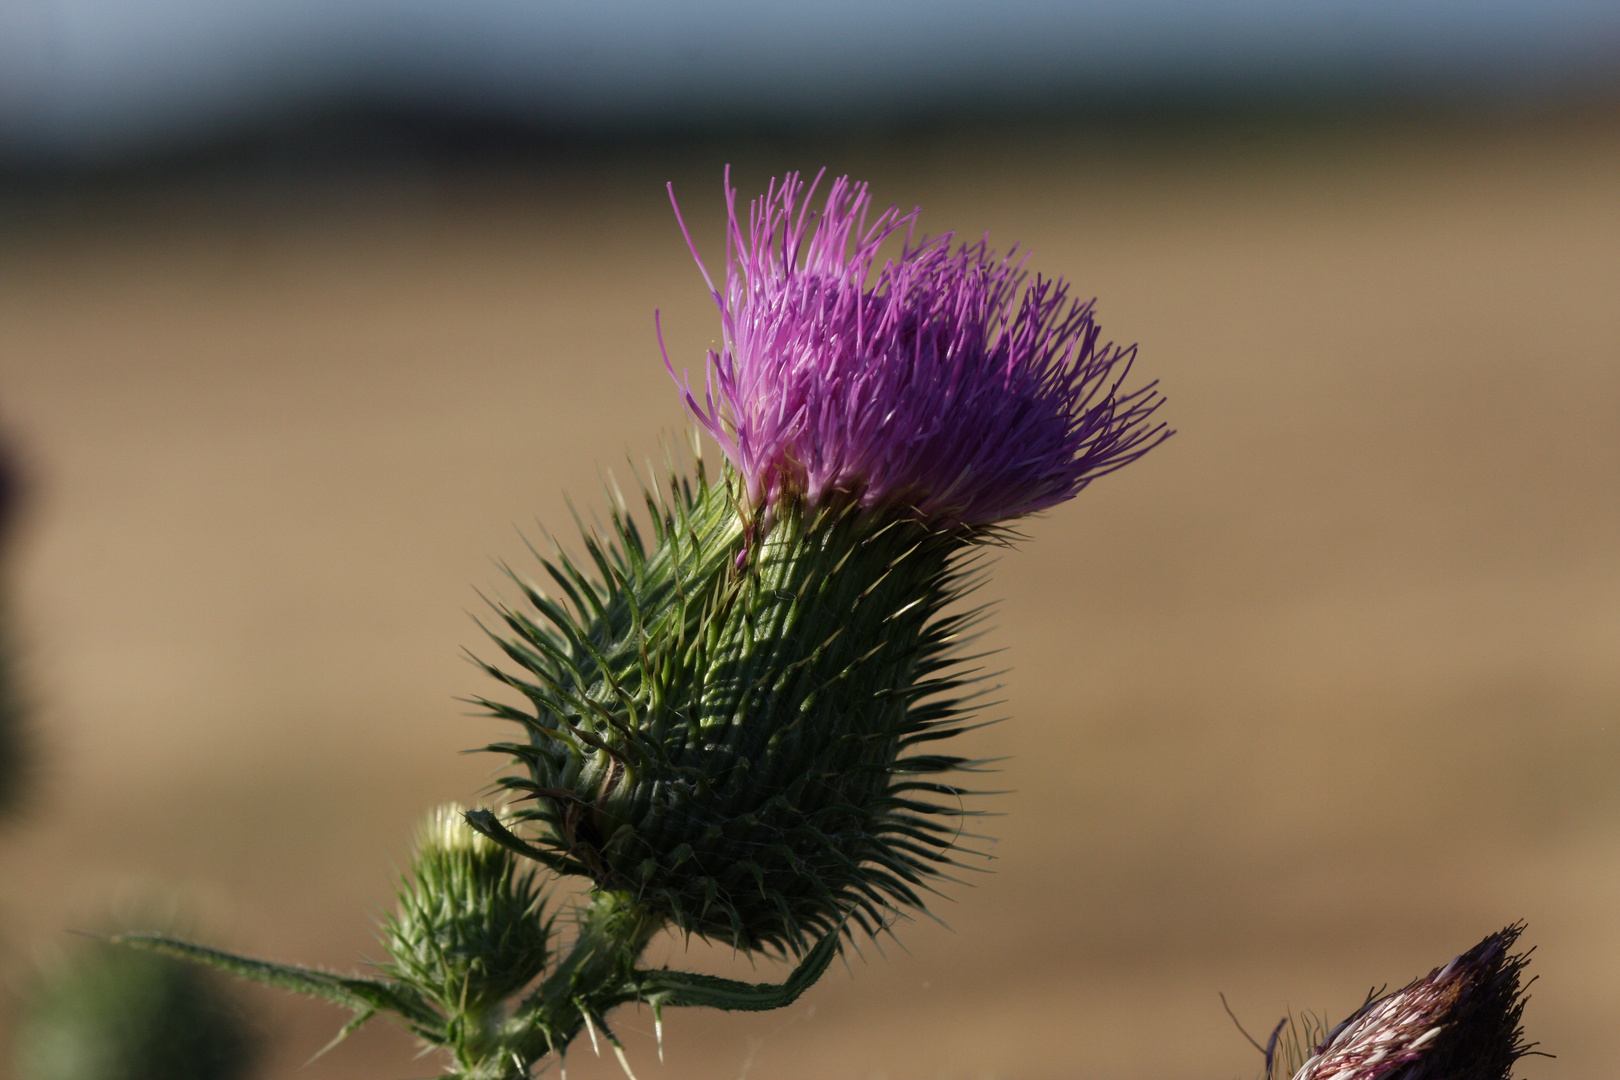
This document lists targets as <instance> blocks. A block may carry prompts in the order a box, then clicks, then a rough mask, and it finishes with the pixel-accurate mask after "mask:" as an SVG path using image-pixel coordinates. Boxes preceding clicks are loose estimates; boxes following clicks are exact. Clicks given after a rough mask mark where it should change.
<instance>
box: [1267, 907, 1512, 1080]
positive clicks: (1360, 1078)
mask: <svg viewBox="0 0 1620 1080" xmlns="http://www.w3.org/2000/svg"><path fill="white" fill-rule="evenodd" d="M1523 932H1524V924H1523V923H1515V924H1514V925H1512V926H1509V927H1507V928H1506V929H1504V930H1500V931H1498V932H1497V933H1494V934H1492V935H1491V936H1489V937H1487V938H1486V939H1485V940H1484V941H1482V942H1480V943H1479V944H1478V945H1476V946H1474V947H1473V948H1472V949H1469V950H1468V951H1467V952H1465V953H1463V954H1462V955H1461V956H1459V957H1457V958H1456V959H1455V960H1453V961H1452V962H1451V963H1449V964H1447V965H1446V966H1445V967H1441V968H1436V969H1435V970H1433V971H1431V972H1430V973H1429V974H1428V975H1427V976H1425V977H1424V978H1421V979H1417V980H1415V981H1413V982H1411V983H1409V984H1408V985H1407V986H1405V987H1403V988H1402V989H1400V990H1397V991H1396V992H1395V993H1393V994H1389V995H1387V996H1385V997H1381V998H1379V999H1377V1000H1376V1001H1371V1002H1369V1003H1368V1004H1367V1005H1366V1006H1364V1007H1363V1008H1362V1009H1361V1010H1360V1011H1358V1012H1357V1013H1356V1014H1355V1015H1354V1016H1352V1017H1350V1018H1349V1019H1348V1020H1346V1021H1345V1022H1344V1023H1342V1024H1340V1025H1339V1026H1338V1027H1337V1028H1335V1029H1334V1030H1333V1031H1332V1032H1331V1033H1329V1035H1328V1037H1327V1038H1326V1039H1325V1040H1323V1042H1322V1045H1320V1046H1319V1047H1317V1050H1316V1053H1315V1055H1314V1056H1313V1057H1311V1058H1310V1059H1309V1060H1307V1061H1306V1062H1305V1064H1304V1066H1303V1067H1302V1068H1301V1069H1300V1070H1299V1072H1298V1073H1296V1074H1295V1080H1509V1078H1510V1077H1511V1076H1512V1073H1513V1063H1514V1062H1515V1061H1517V1060H1518V1059H1519V1058H1521V1057H1523V1056H1524V1055H1525V1054H1526V1053H1527V1052H1529V1049H1530V1048H1529V1047H1528V1046H1527V1045H1525V1043H1524V1031H1523V1029H1522V1028H1521V1026H1520V1019H1521V1017H1522V1016H1523V1014H1524V998H1523V996H1522V992H1521V988H1520V986H1519V975H1520V973H1521V972H1522V971H1523V970H1524V966H1525V963H1526V962H1527V960H1528V958H1529V957H1528V954H1518V955H1510V954H1509V951H1508V950H1510V949H1512V948H1513V944H1514V942H1516V941H1517V940H1518V938H1519V935H1520V934H1521V933H1523Z"/></svg>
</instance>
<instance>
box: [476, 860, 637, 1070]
mask: <svg viewBox="0 0 1620 1080" xmlns="http://www.w3.org/2000/svg"><path fill="white" fill-rule="evenodd" d="M575 915H576V918H577V920H578V928H579V932H578V936H577V937H576V938H575V939H574V946H573V948H572V949H570V950H569V953H568V955H567V956H566V957H564V958H563V959H562V961H561V962H560V963H558V965H557V966H556V968H555V969H554V970H553V971H552V973H551V974H550V975H549V976H547V978H546V980H545V981H544V982H542V983H541V984H540V987H539V989H537V990H536V991H535V992H534V993H533V994H531V995H530V996H529V998H528V1000H526V1001H525V1002H524V1003H523V1004H522V1005H520V1006H519V1007H518V1009H517V1012H516V1013H515V1014H514V1015H513V1016H512V1018H511V1019H510V1020H508V1021H507V1023H506V1032H505V1033H506V1036H507V1039H506V1045H507V1046H508V1047H509V1048H510V1049H509V1051H508V1054H509V1055H510V1054H516V1055H517V1057H518V1058H520V1059H521V1060H523V1061H524V1062H525V1063H526V1064H532V1063H533V1062H535V1061H538V1060H539V1059H540V1058H542V1057H544V1056H545V1055H546V1054H548V1053H561V1052H562V1051H564V1050H566V1049H567V1048H568V1044H569V1043H571V1042H573V1041H574V1039H575V1038H576V1037H578V1035H579V1033H580V1032H581V1031H583V1030H584V1029H585V1025H586V1023H587V1012H588V1013H589V1022H590V1023H592V1024H594V1025H596V1026H597V1027H599V1028H604V1033H605V1034H609V1037H610V1038H611V1033H608V1032H606V1030H605V1025H604V1023H603V1018H604V1017H605V1016H606V1014H607V1012H608V1010H610V1009H612V1008H613V1007H615V1006H617V1005H622V1004H624V1003H625V1002H627V1001H633V1000H635V999H636V998H637V996H638V995H637V992H636V960H637V959H638V958H639V957H640V956H641V952H642V950H643V949H645V948H646V947H647V944H648V943H649V942H651V941H652V939H653V937H654V936H655V935H657V933H658V931H659V930H661V929H663V926H664V920H663V918H662V917H661V916H659V915H656V914H654V913H652V912H650V911H648V910H647V909H646V908H644V907H642V906H641V905H639V904H637V903H636V902H635V901H633V900H632V899H631V898H630V897H629V896H627V895H625V894H624V893H615V892H597V893H593V894H592V895H591V898H590V900H589V901H588V902H587V903H585V904H582V905H580V906H579V907H578V908H576V909H575ZM491 1075H492V1076H498V1077H504V1076H505V1075H507V1074H504V1073H494V1074H491ZM513 1075H517V1074H513ZM475 1077H478V1080H481V1078H482V1074H474V1073H469V1074H468V1080H475Z"/></svg>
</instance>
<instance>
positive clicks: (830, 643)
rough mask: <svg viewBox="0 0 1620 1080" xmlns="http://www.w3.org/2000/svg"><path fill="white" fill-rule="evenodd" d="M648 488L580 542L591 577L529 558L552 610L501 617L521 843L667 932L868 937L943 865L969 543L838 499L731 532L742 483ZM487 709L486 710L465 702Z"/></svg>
mask: <svg viewBox="0 0 1620 1080" xmlns="http://www.w3.org/2000/svg"><path fill="white" fill-rule="evenodd" d="M726 480H727V483H722V484H711V483H709V482H707V480H706V479H705V477H704V476H703V473H702V471H701V470H699V473H698V478H697V480H696V482H695V483H691V482H686V481H672V482H671V484H670V493H671V495H672V498H671V499H670V501H669V502H667V503H664V502H660V501H659V500H658V499H657V498H655V497H654V496H652V495H649V497H648V507H649V510H650V512H651V514H652V520H653V535H652V542H651V544H650V545H648V544H647V543H645V542H644V540H643V538H642V536H641V534H640V532H639V530H638V529H637V527H636V525H635V524H634V523H633V522H632V521H631V519H630V518H629V516H628V515H627V514H626V513H625V512H624V511H623V509H622V507H621V509H620V512H618V513H616V514H614V515H613V519H612V525H613V536H612V538H611V540H609V541H608V542H606V543H603V542H602V541H601V540H600V539H598V538H596V537H594V536H591V535H589V534H587V537H586V541H585V546H586V550H587V552H588V553H589V555H590V558H591V560H592V562H593V563H594V567H595V570H596V574H595V575H591V574H587V573H586V572H584V571H583V570H581V569H580V568H579V567H578V566H577V565H575V564H574V563H573V562H571V561H570V560H569V559H568V558H567V557H566V556H564V555H562V554H560V553H559V554H558V555H556V556H555V557H554V558H553V559H552V560H550V561H546V562H545V567H546V570H547V572H548V573H549V575H550V577H551V579H552V581H553V582H554V583H555V585H556V587H557V589H559V590H561V593H560V596H556V597H554V596H551V595H548V594H547V593H545V592H543V591H542V590H541V589H540V588H539V587H538V586H535V585H532V584H527V583H522V582H520V584H523V588H524V592H525V595H526V596H527V599H528V601H529V603H530V604H531V605H533V608H534V609H535V611H536V612H537V613H538V615H539V616H540V617H539V618H533V617H531V616H530V615H528V614H526V613H524V612H521V611H518V610H514V609H511V608H506V607H502V608H500V609H499V610H500V614H501V617H502V619H503V621H504V623H505V626H506V629H507V631H508V632H509V636H504V637H498V638H497V640H499V641H500V644H501V647H502V649H503V650H504V651H505V653H506V655H507V656H508V657H509V658H510V659H511V660H513V661H514V662H516V663H517V664H518V665H519V667H520V668H521V670H520V672H518V673H517V674H512V673H509V672H506V671H503V670H501V669H499V668H496V667H495V666H493V665H486V667H487V669H488V670H489V671H490V672H491V673H492V674H494V675H495V676H496V677H497V678H499V679H501V680H502V681H503V682H505V683H506V684H507V685H508V686H511V687H513V688H515V689H517V690H519V691H521V692H522V694H523V695H524V697H525V698H526V699H527V703H528V708H527V709H522V708H514V707H511V706H509V705H505V704H501V703H497V702H492V701H487V700H486V701H484V704H486V705H487V706H488V707H489V708H490V709H491V710H492V711H493V712H494V713H495V714H496V715H498V716H501V717H504V718H506V719H509V720H513V721H516V722H517V723H519V724H521V725H522V726H523V728H524V729H525V731H526V733H527V735H528V740H527V741H524V742H510V743H500V744H497V745H495V746H492V747H490V749H492V750H497V751H501V752H505V753H508V754H511V755H512V756H513V757H514V758H515V759H516V760H517V761H518V762H520V763H521V765H522V766H523V767H524V772H523V774H522V775H515V776H509V777H507V778H505V779H504V780H503V781H502V785H503V786H504V787H505V788H507V789H509V790H510V791H512V792H514V793H519V794H521V795H522V796H524V797H525V798H532V799H533V800H534V805H533V809H529V810H526V811H524V813H523V814H520V815H519V817H527V818H528V819H530V820H534V821H537V822H540V823H542V825H543V828H542V829H541V830H540V835H539V836H538V837H537V838H535V839H534V840H533V841H532V842H528V843H521V842H517V841H516V840H515V838H512V837H510V834H504V831H497V830H494V829H492V830H491V832H492V835H497V836H500V837H501V838H502V839H503V840H504V841H505V842H508V843H513V844H514V846H518V845H519V844H520V843H521V848H522V850H524V851H525V852H526V853H528V854H530V855H532V856H533V857H534V858H537V859H539V860H540V861H542V862H544V863H545V864H546V865H548V866H550V867H552V868H553V869H555V870H557V871H559V872H561V873H569V874H580V875H584V876H586V877H588V878H590V879H591V880H592V881H593V882H594V883H595V884H596V886H597V887H598V888H599V889H605V890H611V891H615V892H619V893H622V894H626V895H628V896H630V897H633V898H634V899H635V901H636V902H637V903H638V904H640V905H642V906H644V907H646V908H648V909H649V910H652V911H655V912H657V913H658V914H659V915H661V916H662V917H663V918H665V919H667V920H668V921H669V922H670V923H671V924H672V925H673V926H674V927H676V928H678V929H680V930H681V931H683V932H685V933H689V934H698V935H701V936H704V937H710V938H718V939H720V940H724V941H727V942H729V943H731V944H733V945H735V946H737V947H739V948H744V949H769V950H780V951H784V952H793V953H801V954H802V953H803V952H804V951H805V950H806V949H807V948H808V947H809V945H810V944H811V943H813V941H814V940H815V939H817V938H819V937H821V936H823V935H825V934H827V933H829V932H836V931H837V930H838V929H839V928H840V927H841V926H843V925H845V924H846V922H850V923H853V924H855V925H858V926H860V927H862V928H864V929H865V930H866V931H868V932H869V933H876V932H877V931H878V930H879V929H880V928H882V927H883V926H885V925H887V923H888V922H889V921H891V917H892V914H893V912H894V909H895V908H896V907H900V906H905V907H914V908H921V907H922V906H923V902H922V899H921V897H920V895H919V890H921V889H925V888H927V886H928V879H929V878H930V877H932V876H934V875H937V874H938V873H939V872H940V871H941V869H942V868H943V867H944V866H946V865H948V864H949V863H951V861H952V859H951V852H952V850H953V848H954V846H955V843H956V840H957V839H958V837H959V835H960V829H959V821H958V820H956V819H958V818H959V817H960V816H961V815H962V814H963V813H964V812H965V811H963V809H962V808H961V806H960V796H961V795H962V794H963V792H962V791H961V790H960V789H959V788H957V787H955V786H954V785H951V784H948V783H943V782H940V781H937V780H934V779H931V777H933V776H935V775H938V774H942V773H949V772H951V771H953V770H956V769H959V768H961V767H963V766H965V765H967V764H968V762H966V761H965V760H964V759H963V758H960V757H952V756H946V755H940V754H934V753H927V752H924V749H923V748H924V747H925V746H926V745H927V744H930V743H932V742H934V741H936V740H939V739H943V738H946V737H948V736H950V735H953V734H955V733H956V732H957V731H959V730H960V726H961V725H960V720H961V717H962V706H963V700H962V699H959V698H952V697H951V696H950V695H951V694H952V692H954V691H956V690H958V689H959V688H960V687H962V686H963V685H964V682H965V681H966V680H964V678H963V677H962V676H961V673H960V672H959V671H957V670H956V661H955V660H954V659H953V657H952V655H951V654H952V652H953V647H954V646H955V645H956V643H957V642H958V640H959V639H960V637H961V635H962V633H963V631H964V630H965V628H966V627H967V626H968V624H970V623H971V622H973V621H974V620H975V619H976V617H977V612H975V611H954V612H953V611H948V610H947V609H948V608H949V607H950V605H951V604H952V602H953V601H955V600H957V599H958V598H960V597H961V596H962V595H963V593H964V592H965V591H967V590H968V589H969V588H971V585H972V581H971V580H969V579H967V578H966V577H965V576H964V557H966V559H967V561H969V562H970V561H971V554H972V552H973V551H975V550H977V549H976V548H975V547H973V546H972V545H971V544H970V542H969V541H970V540H972V539H973V536H972V534H970V533H968V532H967V531H965V530H962V529H954V530H945V529H940V528H937V527H931V526H927V525H924V524H921V523H919V522H917V521H914V520H911V519H908V518H903V517H897V516H894V515H887V516H883V517H878V516H875V515H871V514H868V513H865V512H862V511H860V510H859V509H858V508H856V507H853V506H850V505H844V506H825V505H824V506H823V507H821V508H820V509H818V510H814V511H808V510H805V509H803V508H802V507H784V508H782V509H781V510H780V511H779V512H778V514H777V515H776V520H775V521H774V522H771V523H769V524H766V523H763V522H761V521H758V520H755V521H753V522H750V523H749V524H747V525H745V524H744V523H743V519H742V516H741V515H740V513H739V510H738V506H737V503H736V501H735V498H734V491H733V489H734V486H735V485H734V477H733V476H732V474H730V472H729V471H728V473H727V476H726ZM481 700H482V699H481Z"/></svg>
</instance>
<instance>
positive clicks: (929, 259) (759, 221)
mask: <svg viewBox="0 0 1620 1080" xmlns="http://www.w3.org/2000/svg"><path fill="white" fill-rule="evenodd" d="M820 181H821V177H820V176H819V175H818V176H817V178H816V180H815V181H814V182H812V183H810V184H809V185H808V186H807V185H806V184H805V183H804V182H803V181H802V180H801V179H800V178H799V176H798V174H796V173H793V174H789V175H788V176H787V177H786V178H784V179H783V180H782V182H781V183H780V185H778V184H777V183H776V182H775V181H773V182H772V183H771V186H770V188H769V189H768V190H767V192H766V194H765V196H764V197H763V198H761V199H756V200H754V201H753V202H752V203H750V205H749V213H748V225H747V228H746V229H745V228H744V227H743V225H742V223H741V222H740V221H739V220H738V218H737V204H736V197H737V193H736V190H735V189H733V188H732V187H731V182H730V171H729V170H728V171H727V175H726V184H725V190H726V198H727V204H728V207H729V229H728V233H727V243H726V280H725V292H724V293H723V294H722V292H721V291H720V290H719V289H717V288H715V285H714V281H713V279H711V278H710V277H709V274H708V270H707V269H705V268H704V267H703V262H702V259H701V258H698V256H697V250H696V248H695V247H693V250H692V255H693V257H694V258H698V266H699V269H701V270H702V271H703V276H704V280H705V281H708V283H709V288H710V290H711V292H712V293H713V295H714V299H715V303H716V304H717V305H718V306H719V308H720V322H721V330H722V346H721V349H720V351H719V352H718V353H716V352H710V353H709V357H708V378H707V390H706V393H705V396H704V401H703V402H702V403H700V402H699V401H698V399H697V396H696V395H695V394H694V393H693V391H692V389H691V387H690V384H689V383H683V390H684V392H685V397H686V404H687V407H688V408H689V409H690V410H691V412H692V414H693V416H695V417H696V418H697V422H698V423H699V425H701V426H702V427H703V429H704V430H706V431H707V432H708V433H709V434H710V435H712V436H713V437H714V438H715V439H716V440H717V441H718V442H719V443H720V446H721V448H722V449H723V450H724V451H725V454H726V457H727V458H729V459H730V461H731V464H732V465H733V466H734V467H735V468H736V469H737V471H738V473H739V474H741V476H742V479H743V482H744V485H745V493H746V497H747V500H748V503H749V505H750V506H751V507H752V508H755V509H763V511H764V512H765V514H766V515H767V516H769V515H770V514H771V513H772V512H773V511H774V509H775V508H776V507H777V506H778V505H779V504H781V503H783V502H784V501H787V500H802V501H803V502H804V503H805V504H807V505H809V506H811V507H814V506H818V505H820V504H822V503H823V502H825V501H827V500H828V499H829V498H832V497H833V496H835V495H837V496H843V497H845V498H849V499H853V500H855V501H857V502H858V503H859V504H860V505H861V506H863V507H867V508H870V507H878V506H883V507H891V508H896V509H901V510H904V511H905V512H909V513H912V514H915V515H916V516H918V517H920V518H922V519H923V520H925V521H929V522H934V523H939V524H943V525H947V526H949V525H957V524H963V525H970V526H971V525H984V524H990V523H993V522H997V521H1002V520H1005V519H1008V518H1014V517H1018V516H1020V515H1023V514H1030V513H1034V512H1035V511H1038V510H1044V509H1046V508H1047V507H1050V506H1054V505H1056V504H1058V503H1060V502H1063V501H1064V500H1066V499H1070V498H1072V497H1074V495H1075V494H1076V493H1077V492H1079V491H1080V489H1081V488H1083V487H1085V486H1086V485H1087V484H1088V483H1090V482H1091V481H1092V480H1094V479H1096V478H1097V477H1099V476H1102V475H1105V474H1106V473H1110V472H1113V471H1114V470H1115V469H1118V468H1120V467H1122V466H1124V465H1126V464H1128V463H1130V462H1132V461H1134V460H1136V459H1137V458H1139V457H1141V456H1142V455H1143V454H1145V453H1146V452H1147V451H1148V450H1149V449H1151V448H1152V447H1153V446H1155V445H1156V444H1157V443H1159V442H1160V441H1162V440H1163V439H1164V438H1166V437H1167V436H1168V435H1169V434H1170V433H1169V432H1168V431H1166V430H1165V426H1164V425H1163V424H1162V423H1161V424H1158V425H1153V424H1152V423H1151V418H1152V416H1153V414H1154V412H1155V411H1156V410H1157V409H1158V407H1159V405H1160V404H1161V403H1162V401H1163V399H1162V398H1161V397H1160V396H1159V395H1158V393H1157V392H1156V391H1155V389H1154V386H1155V385H1156V384H1149V385H1148V386H1145V387H1142V388H1139V389H1137V390H1134V391H1131V392H1129V393H1122V392H1121V384H1122V382H1123V380H1124V377H1125V375H1126V373H1127V372H1128V371H1129V370H1130V366H1131V362H1132V361H1133V359H1134V358H1135V353H1136V350H1135V346H1132V347H1130V348H1116V347H1115V346H1114V345H1113V344H1112V343H1109V344H1103V345H1099V344H1098V335H1099V330H1098V327H1097V325H1096V322H1095V321H1094V319H1093V316H1092V304H1091V303H1090V302H1086V303H1080V302H1077V301H1073V300H1070V299H1069V295H1068V286H1066V285H1065V284H1064V283H1063V282H1062V281H1061V280H1049V279H1046V278H1042V277H1039V276H1036V277H1035V278H1034V280H1033V281H1030V280H1029V276H1028V275H1027V274H1026V272H1025V270H1024V263H1023V259H1022V258H1020V259H1018V260H1017V261H1014V258H1013V255H1012V254H1009V255H1008V256H1007V257H1005V258H1002V257H998V256H997V255H996V254H995V253H994V252H992V251H990V250H989V248H988V247H987V246H986V244H985V243H984V242H982V241H981V242H980V243H978V244H963V245H961V246H960V247H957V248H955V249H954V250H953V249H952V247H951V241H952V235H953V234H951V233H944V234H942V235H940V236H936V237H932V238H930V237H923V238H922V239H920V240H918V239H916V238H915V234H914V226H915V224H916V219H917V211H916V210H913V211H912V212H911V213H909V214H901V213H900V212H899V211H898V210H897V209H895V208H892V207H891V208H890V209H888V210H885V211H883V212H882V213H880V214H877V215H876V216H875V217H873V216H872V215H871V196H870V195H869V194H868V192H867V187H866V185H865V184H862V183H852V182H851V181H850V180H849V179H848V178H847V177H841V178H839V179H837V180H834V181H833V182H832V185H831V187H830V189H829V190H828V192H827V198H826V203H825V206H824V209H823V210H822V211H821V213H819V214H817V213H815V212H813V211H812V210H811V207H810V201H811V198H812V197H813V195H814V193H815V188H816V186H817V185H818V184H819V183H820ZM670 199H671V201H672V202H673V201H674V191H673V188H672V189H671V192H670ZM679 215H680V209H679V207H678V206H677V207H676V216H677V219H679ZM681 229H682V231H683V232H685V231H686V225H685V222H684V221H682V222H681ZM902 231H903V232H904V241H903V245H902V247H901V250H900V252H899V254H898V257H897V258H894V259H889V260H886V261H884V262H883V263H882V265H881V267H879V265H878V252H879V248H880V247H881V246H882V245H883V243H884V242H885V241H886V240H889V239H890V238H891V237H894V236H896V235H897V234H899V233H901V232H902ZM687 243H688V245H691V235H690V233H688V234H687ZM1015 250H1016V249H1015ZM664 362H665V364H666V365H669V358H668V354H667V352H666V353H665V359H664ZM670 371H671V374H674V368H673V366H671V367H670ZM677 381H679V379H678V378H677Z"/></svg>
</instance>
